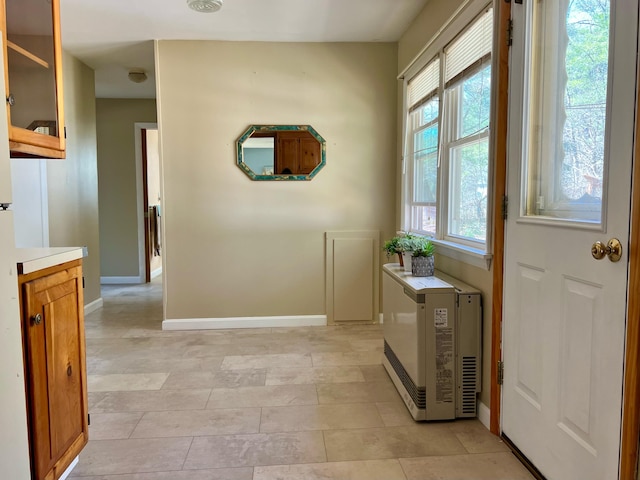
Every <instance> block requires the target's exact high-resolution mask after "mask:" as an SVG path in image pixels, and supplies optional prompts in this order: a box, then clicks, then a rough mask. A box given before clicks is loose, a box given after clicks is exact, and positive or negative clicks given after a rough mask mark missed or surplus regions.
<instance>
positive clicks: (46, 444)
mask: <svg viewBox="0 0 640 480" xmlns="http://www.w3.org/2000/svg"><path fill="white" fill-rule="evenodd" d="M19 282H20V295H21V304H22V333H23V335H22V337H23V341H24V358H25V379H26V392H27V410H28V421H29V443H30V450H31V452H30V453H31V469H32V477H33V478H34V479H36V480H56V479H58V478H59V477H60V475H62V473H64V471H65V470H66V468H67V467H68V466H69V464H70V463H71V462H72V461H73V459H74V458H75V457H76V456H77V455H78V454H79V453H80V451H81V450H82V449H83V448H84V446H85V445H86V444H87V441H88V438H89V436H88V416H87V414H88V406H87V380H86V378H87V376H86V359H85V340H84V338H85V335H84V302H83V293H82V266H81V261H80V260H76V261H73V262H68V263H65V264H62V265H58V266H56V267H51V268H48V269H45V270H42V271H40V272H35V273H32V274H29V275H20V277H19Z"/></svg>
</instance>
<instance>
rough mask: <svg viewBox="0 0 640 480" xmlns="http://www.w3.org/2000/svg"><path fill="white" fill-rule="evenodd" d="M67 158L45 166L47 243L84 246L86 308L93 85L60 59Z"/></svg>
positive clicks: (94, 186) (75, 64) (95, 289)
mask: <svg viewBox="0 0 640 480" xmlns="http://www.w3.org/2000/svg"><path fill="white" fill-rule="evenodd" d="M63 78H64V113H65V125H66V127H67V158H66V159H65V160H49V162H48V164H47V182H48V187H47V188H48V194H49V243H50V245H51V246H52V247H59V246H87V247H88V249H89V256H88V257H87V258H85V259H84V260H83V268H84V272H83V275H84V277H85V290H84V300H85V304H87V303H90V302H93V301H94V300H97V299H99V298H100V242H99V234H98V171H97V159H96V109H95V81H94V73H93V70H92V69H91V68H89V67H88V66H86V65H85V64H84V63H82V62H80V61H79V60H77V59H76V58H74V57H73V56H71V55H69V54H66V53H64V54H63Z"/></svg>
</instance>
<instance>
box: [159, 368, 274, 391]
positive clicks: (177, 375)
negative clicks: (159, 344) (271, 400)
mask: <svg viewBox="0 0 640 480" xmlns="http://www.w3.org/2000/svg"><path fill="white" fill-rule="evenodd" d="M266 376H267V371H266V370H265V369H247V370H220V371H209V372H206V371H202V372H174V373H171V374H170V375H169V378H167V381H166V382H164V385H162V389H163V390H181V389H194V388H239V387H254V386H261V385H264V383H265V379H266Z"/></svg>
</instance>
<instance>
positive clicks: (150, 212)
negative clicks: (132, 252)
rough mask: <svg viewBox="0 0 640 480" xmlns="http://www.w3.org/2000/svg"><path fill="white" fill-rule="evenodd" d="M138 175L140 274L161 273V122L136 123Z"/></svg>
mask: <svg viewBox="0 0 640 480" xmlns="http://www.w3.org/2000/svg"><path fill="white" fill-rule="evenodd" d="M135 139H136V177H137V187H136V189H137V199H138V201H137V209H138V252H139V259H140V265H139V268H140V278H141V279H143V280H144V282H145V283H149V282H150V281H151V280H152V279H153V278H156V277H158V276H159V275H161V274H162V237H163V234H162V194H161V192H162V181H161V173H160V171H161V168H160V153H159V152H160V150H159V136H158V125H157V124H156V123H136V124H135Z"/></svg>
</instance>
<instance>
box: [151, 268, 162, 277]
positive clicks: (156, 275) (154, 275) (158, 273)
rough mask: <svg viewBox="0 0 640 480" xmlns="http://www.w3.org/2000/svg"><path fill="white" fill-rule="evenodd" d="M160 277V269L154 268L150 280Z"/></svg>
mask: <svg viewBox="0 0 640 480" xmlns="http://www.w3.org/2000/svg"><path fill="white" fill-rule="evenodd" d="M160 275H162V267H160V268H156V269H155V270H154V271H153V272H151V278H152V279H153V278H156V277H159V276H160Z"/></svg>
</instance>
